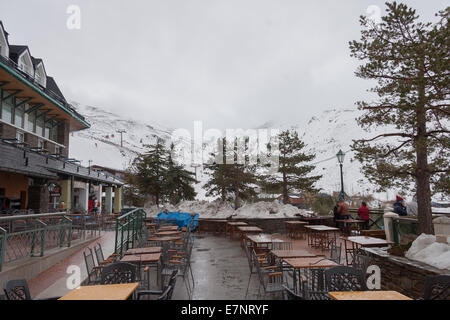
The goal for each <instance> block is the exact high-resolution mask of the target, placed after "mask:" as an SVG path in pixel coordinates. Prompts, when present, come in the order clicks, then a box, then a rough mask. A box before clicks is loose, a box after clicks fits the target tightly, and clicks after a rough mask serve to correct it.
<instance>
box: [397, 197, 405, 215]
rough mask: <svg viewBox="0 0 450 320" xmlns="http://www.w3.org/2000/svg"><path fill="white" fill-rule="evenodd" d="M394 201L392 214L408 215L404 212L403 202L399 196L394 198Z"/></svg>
mask: <svg viewBox="0 0 450 320" xmlns="http://www.w3.org/2000/svg"><path fill="white" fill-rule="evenodd" d="M395 200H396V201H395V203H394V213H396V214H398V215H399V216H406V215H408V213H407V212H406V204H405V200H403V198H402V197H400V196H396V197H395Z"/></svg>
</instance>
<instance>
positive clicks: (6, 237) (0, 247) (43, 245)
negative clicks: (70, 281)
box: [0, 212, 72, 271]
mask: <svg viewBox="0 0 450 320" xmlns="http://www.w3.org/2000/svg"><path fill="white" fill-rule="evenodd" d="M71 241H72V220H71V219H69V218H68V217H67V216H66V214H65V213H61V212H60V213H47V214H31V215H21V216H12V217H0V271H1V269H2V265H4V264H5V263H8V262H12V261H16V260H20V259H24V258H27V257H35V256H39V257H42V256H43V255H44V253H45V251H46V250H48V249H53V248H57V247H63V246H67V247H70V244H71Z"/></svg>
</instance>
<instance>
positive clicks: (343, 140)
mask: <svg viewBox="0 0 450 320" xmlns="http://www.w3.org/2000/svg"><path fill="white" fill-rule="evenodd" d="M73 104H74V106H75V108H76V109H77V110H78V111H79V112H80V113H81V114H82V115H84V116H85V117H86V120H87V121H88V122H89V123H90V124H91V128H90V129H87V130H83V131H80V132H75V133H73V135H71V136H70V157H74V158H77V159H79V160H82V164H83V165H85V166H87V165H88V163H89V162H88V161H89V160H92V164H96V165H101V166H105V167H111V168H115V169H122V170H123V169H125V168H127V167H128V165H129V164H130V163H131V161H132V160H133V159H134V158H135V157H136V156H137V155H138V154H139V153H142V152H144V151H145V148H144V145H145V144H149V143H153V142H154V141H155V139H156V137H160V138H162V139H164V140H166V141H168V140H169V139H170V136H171V132H172V129H170V128H165V127H163V126H159V125H154V124H151V125H150V124H147V123H144V122H138V121H134V120H130V119H126V118H124V117H122V116H119V115H117V114H114V113H111V112H108V111H107V110H104V109H101V108H97V107H91V106H86V105H81V104H78V103H73ZM359 115H360V112H359V111H358V110H356V109H334V110H328V111H324V112H321V113H320V114H318V115H316V116H314V117H312V118H311V119H299V120H298V121H297V123H285V124H279V123H273V122H266V123H264V124H263V125H261V126H260V127H259V128H278V129H281V130H283V129H288V128H294V129H295V130H297V131H298V132H299V135H300V137H301V139H302V140H303V141H304V142H305V143H306V144H307V146H308V149H309V150H310V152H312V153H315V154H316V159H315V160H314V163H315V164H316V170H315V172H314V174H321V175H323V177H322V179H321V180H320V181H319V182H318V183H317V186H318V187H320V188H322V189H323V191H325V192H327V193H331V192H333V191H339V190H340V170H339V164H338V162H337V159H336V153H337V152H338V151H339V149H342V150H343V151H344V152H345V153H346V156H345V161H344V166H343V168H344V189H345V191H346V192H347V193H348V194H357V193H360V194H371V193H373V190H374V186H372V185H371V184H370V183H369V182H368V181H367V179H366V178H365V177H364V176H363V174H362V173H361V172H360V168H361V165H360V163H359V162H358V161H356V160H354V154H353V152H351V150H350V145H351V144H352V140H353V139H359V138H363V137H373V136H374V135H375V134H376V133H380V132H383V131H382V130H377V132H376V133H375V132H372V133H367V132H365V131H363V130H362V129H361V128H360V127H359V126H358V125H357V124H356V121H355V118H356V117H358V116H359ZM121 129H123V130H125V131H126V133H124V134H123V147H121V146H120V134H119V133H117V130H121ZM243 129H248V128H243ZM187 169H189V170H192V171H194V169H193V168H192V167H188V168H187ZM197 179H198V181H199V183H198V184H196V185H195V186H194V187H195V189H196V191H197V193H198V195H197V198H198V199H199V200H204V199H208V198H207V197H206V196H205V190H203V186H204V184H205V183H206V181H207V179H208V176H207V174H206V173H205V172H202V170H201V168H197ZM396 192H398V190H391V191H390V192H388V193H382V194H377V198H378V199H379V200H388V199H393V198H394V197H395V193H396Z"/></svg>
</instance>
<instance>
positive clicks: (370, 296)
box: [328, 291, 413, 300]
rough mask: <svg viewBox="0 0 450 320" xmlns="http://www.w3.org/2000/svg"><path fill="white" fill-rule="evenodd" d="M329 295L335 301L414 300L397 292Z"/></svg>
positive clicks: (341, 292) (354, 292) (340, 292)
mask: <svg viewBox="0 0 450 320" xmlns="http://www.w3.org/2000/svg"><path fill="white" fill-rule="evenodd" d="M328 295H329V296H330V297H331V298H333V299H334V300H413V299H411V298H410V297H407V296H405V295H403V294H401V293H399V292H397V291H348V292H343V291H333V292H328Z"/></svg>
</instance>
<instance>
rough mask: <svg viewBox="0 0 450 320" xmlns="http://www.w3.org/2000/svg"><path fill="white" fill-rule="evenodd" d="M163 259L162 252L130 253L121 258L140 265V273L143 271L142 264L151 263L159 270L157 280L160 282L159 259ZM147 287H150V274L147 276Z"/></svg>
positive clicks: (123, 260)
mask: <svg viewBox="0 0 450 320" xmlns="http://www.w3.org/2000/svg"><path fill="white" fill-rule="evenodd" d="M160 259H161V252H155V253H145V254H129V255H125V256H123V258H122V259H120V261H121V262H128V263H133V264H136V265H137V266H138V270H139V274H140V272H141V266H142V265H149V266H155V267H156V272H157V275H158V277H157V281H158V283H161V282H160V279H159V261H160ZM147 288H148V289H150V275H148V276H147Z"/></svg>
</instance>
